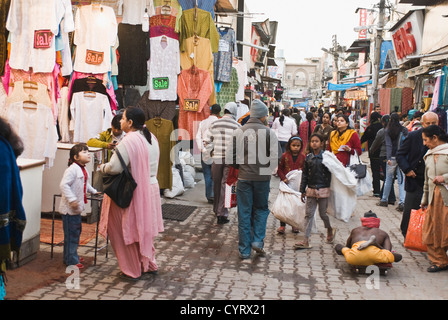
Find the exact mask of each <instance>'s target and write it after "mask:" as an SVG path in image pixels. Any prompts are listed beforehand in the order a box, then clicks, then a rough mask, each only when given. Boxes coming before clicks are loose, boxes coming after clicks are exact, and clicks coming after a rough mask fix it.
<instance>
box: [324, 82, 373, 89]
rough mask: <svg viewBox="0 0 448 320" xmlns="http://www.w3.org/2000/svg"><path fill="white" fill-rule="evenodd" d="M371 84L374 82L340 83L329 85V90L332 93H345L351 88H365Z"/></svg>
mask: <svg viewBox="0 0 448 320" xmlns="http://www.w3.org/2000/svg"><path fill="white" fill-rule="evenodd" d="M369 84H372V80H368V81H364V82H359V83H340V84H334V83H330V82H329V83H328V90H330V91H345V90H348V89H351V88H356V87H364V86H367V85H369Z"/></svg>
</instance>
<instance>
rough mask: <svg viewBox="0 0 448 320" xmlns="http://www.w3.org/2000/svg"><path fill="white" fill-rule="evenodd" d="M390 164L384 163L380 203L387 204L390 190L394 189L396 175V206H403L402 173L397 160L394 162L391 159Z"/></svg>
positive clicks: (404, 194)
mask: <svg viewBox="0 0 448 320" xmlns="http://www.w3.org/2000/svg"><path fill="white" fill-rule="evenodd" d="M390 162H391V164H389V163H386V177H385V179H386V180H385V182H384V190H383V197H382V198H381V201H382V202H387V200H388V195H389V193H390V190H391V189H392V188H393V187H394V176H395V173H396V174H397V183H398V198H399V200H398V204H401V205H403V204H404V199H405V196H406V193H405V190H404V173H403V172H402V171H401V169H400V168H399V167H398V164H397V160H395V158H392V160H390Z"/></svg>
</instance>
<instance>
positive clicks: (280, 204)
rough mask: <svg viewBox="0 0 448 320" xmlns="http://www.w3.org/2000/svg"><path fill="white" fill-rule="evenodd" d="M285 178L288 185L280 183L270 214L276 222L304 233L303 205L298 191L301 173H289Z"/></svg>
mask: <svg viewBox="0 0 448 320" xmlns="http://www.w3.org/2000/svg"><path fill="white" fill-rule="evenodd" d="M286 178H287V179H288V180H289V184H286V183H284V182H283V181H281V182H280V186H279V193H278V196H277V199H276V200H275V202H274V204H273V205H272V208H271V213H272V214H273V215H274V217H276V218H277V219H278V220H280V221H282V222H285V223H286V224H288V225H290V226H292V227H293V228H298V229H299V230H300V231H302V232H303V231H305V228H306V226H305V204H304V203H303V202H302V200H301V193H300V192H299V191H298V190H299V187H300V181H301V180H302V171H299V170H293V171H290V172H289V173H288V174H287V175H286Z"/></svg>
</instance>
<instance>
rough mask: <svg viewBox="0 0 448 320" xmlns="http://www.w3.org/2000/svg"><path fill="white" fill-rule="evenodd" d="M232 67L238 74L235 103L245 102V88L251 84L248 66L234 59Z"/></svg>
mask: <svg viewBox="0 0 448 320" xmlns="http://www.w3.org/2000/svg"><path fill="white" fill-rule="evenodd" d="M232 66H233V68H235V69H236V71H237V74H238V92H237V93H236V96H235V101H243V100H244V98H245V97H244V91H245V88H246V86H247V85H248V84H249V79H248V77H247V64H246V63H245V62H244V61H242V60H238V59H233V64H232Z"/></svg>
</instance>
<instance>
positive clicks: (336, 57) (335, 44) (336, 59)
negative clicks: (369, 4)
mask: <svg viewBox="0 0 448 320" xmlns="http://www.w3.org/2000/svg"><path fill="white" fill-rule="evenodd" d="M332 51H333V58H334V70H335V73H336V74H335V81H336V84H338V83H339V53H338V38H337V35H333V50H332ZM336 106H338V107H339V91H336Z"/></svg>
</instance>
